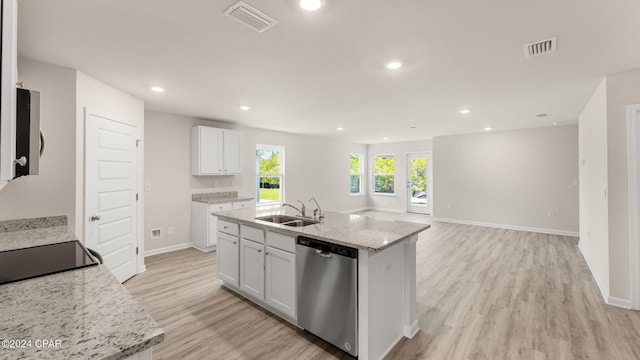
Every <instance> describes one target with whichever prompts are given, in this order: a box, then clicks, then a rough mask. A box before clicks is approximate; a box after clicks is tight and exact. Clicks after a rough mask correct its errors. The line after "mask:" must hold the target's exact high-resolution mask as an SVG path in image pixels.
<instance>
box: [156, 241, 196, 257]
mask: <svg viewBox="0 0 640 360" xmlns="http://www.w3.org/2000/svg"><path fill="white" fill-rule="evenodd" d="M190 247H193V244H192V243H190V242H188V243H184V244H178V245H171V246H167V247H163V248H159V249H153V250H147V251H145V252H144V257H147V256H152V255H158V254H164V253H167V252H171V251H176V250H182V249H187V248H190Z"/></svg>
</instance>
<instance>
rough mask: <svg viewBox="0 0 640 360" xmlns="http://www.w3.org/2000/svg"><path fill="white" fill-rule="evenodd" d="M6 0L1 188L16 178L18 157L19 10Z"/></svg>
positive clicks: (2, 25) (13, 1)
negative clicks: (16, 160)
mask: <svg viewBox="0 0 640 360" xmlns="http://www.w3.org/2000/svg"><path fill="white" fill-rule="evenodd" d="M0 1H1V2H2V12H1V13H2V17H1V18H0V29H2V36H1V37H2V41H1V44H2V49H1V51H0V54H1V59H2V61H1V66H0V71H1V74H0V79H2V83H1V84H0V189H2V188H3V187H4V186H5V185H6V184H7V182H8V181H9V180H11V179H13V177H14V174H15V171H14V159H15V158H16V81H17V76H16V67H17V53H18V52H17V49H16V44H17V40H16V39H17V38H16V34H17V9H18V4H17V1H16V0H0Z"/></svg>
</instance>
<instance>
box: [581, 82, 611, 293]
mask: <svg viewBox="0 0 640 360" xmlns="http://www.w3.org/2000/svg"><path fill="white" fill-rule="evenodd" d="M579 124H580V126H579V138H580V145H579V158H580V165H579V169H580V170H579V172H580V250H581V251H582V254H583V255H584V257H585V259H586V260H587V262H588V263H589V266H590V268H591V270H592V272H593V275H594V277H595V278H596V281H597V282H598V285H599V286H600V288H601V290H602V291H603V292H604V294H605V295H604V296H605V297H607V296H608V294H609V241H608V238H609V229H608V220H607V219H608V212H609V211H608V206H607V199H606V197H605V194H604V190H605V189H606V188H607V81H606V80H604V81H603V82H602V84H600V86H599V87H598V89H597V90H596V92H595V93H594V94H593V96H592V97H591V99H590V100H589V102H588V103H587V105H586V106H585V107H584V109H583V110H582V113H581V114H580V117H579Z"/></svg>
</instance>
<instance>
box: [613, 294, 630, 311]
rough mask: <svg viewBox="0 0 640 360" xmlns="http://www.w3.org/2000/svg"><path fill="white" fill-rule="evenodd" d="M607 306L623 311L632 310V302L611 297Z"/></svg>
mask: <svg viewBox="0 0 640 360" xmlns="http://www.w3.org/2000/svg"><path fill="white" fill-rule="evenodd" d="M607 304H609V305H611V306H617V307H619V308H623V309H631V300H628V299H621V298H617V297H615V296H609V298H608V299H607Z"/></svg>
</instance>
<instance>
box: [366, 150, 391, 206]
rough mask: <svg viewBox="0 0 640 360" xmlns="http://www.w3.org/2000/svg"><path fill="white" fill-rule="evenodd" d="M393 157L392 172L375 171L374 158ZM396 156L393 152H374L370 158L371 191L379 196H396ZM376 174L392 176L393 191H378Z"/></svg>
mask: <svg viewBox="0 0 640 360" xmlns="http://www.w3.org/2000/svg"><path fill="white" fill-rule="evenodd" d="M379 157H380V158H389V157H390V158H393V173H376V158H379ZM396 160H397V159H396V156H395V154H376V155H373V158H372V159H371V174H372V176H371V193H372V194H373V195H379V196H396V174H395V171H396V165H397V163H396ZM376 176H392V177H393V192H378V191H376Z"/></svg>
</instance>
